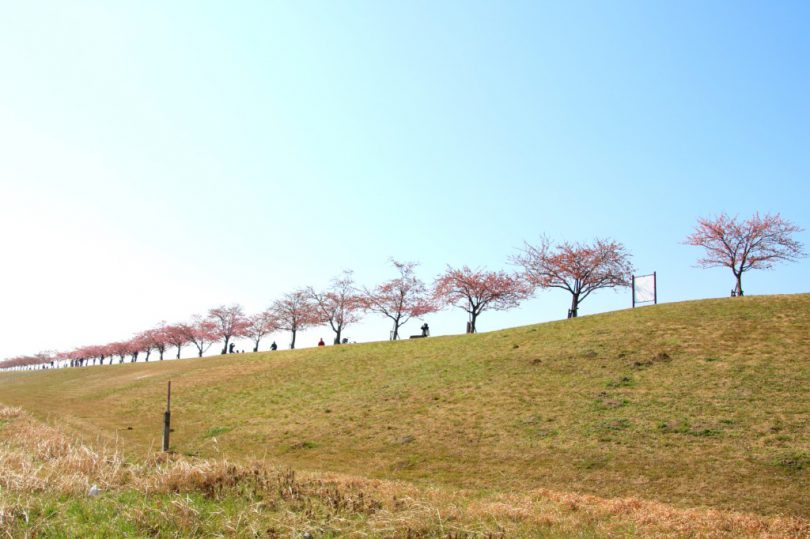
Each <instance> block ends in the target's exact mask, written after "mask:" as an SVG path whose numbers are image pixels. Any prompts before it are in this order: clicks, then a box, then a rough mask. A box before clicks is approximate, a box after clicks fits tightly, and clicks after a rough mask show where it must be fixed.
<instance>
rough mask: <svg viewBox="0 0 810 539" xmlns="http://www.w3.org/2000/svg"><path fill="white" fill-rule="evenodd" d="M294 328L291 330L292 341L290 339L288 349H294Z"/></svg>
mask: <svg viewBox="0 0 810 539" xmlns="http://www.w3.org/2000/svg"><path fill="white" fill-rule="evenodd" d="M295 333H296V331H295V330H292V341H290V350H295Z"/></svg>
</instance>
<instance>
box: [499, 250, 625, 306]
mask: <svg viewBox="0 0 810 539" xmlns="http://www.w3.org/2000/svg"><path fill="white" fill-rule="evenodd" d="M513 261H514V262H515V263H517V264H518V265H520V266H522V267H523V269H524V271H525V276H526V279H527V280H528V281H529V282H530V283H531V284H533V285H534V286H539V287H541V288H560V289H563V290H567V291H568V292H569V293H570V294H571V310H570V311H569V315H570V316H577V311H578V309H579V304H580V303H582V302H583V301H584V300H585V298H587V297H588V296H589V295H591V293H593V292H594V291H596V290H599V289H600V288H614V287H623V286H630V279H631V277H632V275H633V265H632V264H631V263H630V254H629V253H628V252H627V250H626V249H625V247H624V245H622V244H621V243H619V242H616V241H613V240H610V239H598V238H597V239H595V240H594V241H593V243H569V242H562V243H559V244H556V245H553V244H552V243H551V241H549V239H548V238H546V237H543V238H541V240H540V243H538V244H537V245H531V244H529V243H526V244H525V247H524V249H523V251H522V252H521V253H520V254H519V255H517V256H515V257H513Z"/></svg>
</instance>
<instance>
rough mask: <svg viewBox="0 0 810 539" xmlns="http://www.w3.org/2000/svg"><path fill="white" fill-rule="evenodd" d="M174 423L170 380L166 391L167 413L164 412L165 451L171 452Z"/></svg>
mask: <svg viewBox="0 0 810 539" xmlns="http://www.w3.org/2000/svg"><path fill="white" fill-rule="evenodd" d="M171 423H172V381H171V380H169V387H168V389H167V391H166V411H165V412H163V451H164V452H167V451H169V432H171Z"/></svg>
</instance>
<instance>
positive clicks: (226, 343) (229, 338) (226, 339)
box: [222, 335, 231, 354]
mask: <svg viewBox="0 0 810 539" xmlns="http://www.w3.org/2000/svg"><path fill="white" fill-rule="evenodd" d="M229 340H231V337H230V335H226V336H225V346H224V347H223V348H222V353H223V354H227V353H228V341H229Z"/></svg>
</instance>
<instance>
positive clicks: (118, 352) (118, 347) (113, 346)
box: [102, 341, 130, 365]
mask: <svg viewBox="0 0 810 539" xmlns="http://www.w3.org/2000/svg"><path fill="white" fill-rule="evenodd" d="M109 347H110V352H111V353H110V365H112V360H113V356H118V363H123V362H124V358H125V357H126V356H127V354H129V353H130V346H129V341H117V342H113V343H110V344H109ZM102 363H103V360H102Z"/></svg>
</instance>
